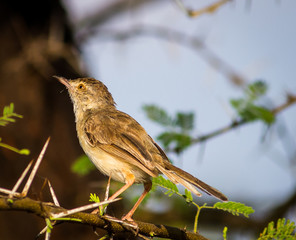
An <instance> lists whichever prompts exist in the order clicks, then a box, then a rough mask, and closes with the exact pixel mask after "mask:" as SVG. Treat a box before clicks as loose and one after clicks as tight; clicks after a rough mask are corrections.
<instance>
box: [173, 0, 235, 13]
mask: <svg viewBox="0 0 296 240" xmlns="http://www.w3.org/2000/svg"><path fill="white" fill-rule="evenodd" d="M175 2H176V3H177V5H178V6H179V8H180V9H181V10H182V11H183V12H184V13H185V14H186V15H187V16H189V17H197V16H200V15H202V14H205V13H214V12H215V11H217V10H218V9H219V8H220V7H221V6H222V5H224V4H225V3H227V2H230V0H219V1H217V2H214V3H213V4H211V5H209V6H207V7H204V8H202V9H199V10H192V9H187V8H186V7H185V5H184V3H183V1H182V0H175Z"/></svg>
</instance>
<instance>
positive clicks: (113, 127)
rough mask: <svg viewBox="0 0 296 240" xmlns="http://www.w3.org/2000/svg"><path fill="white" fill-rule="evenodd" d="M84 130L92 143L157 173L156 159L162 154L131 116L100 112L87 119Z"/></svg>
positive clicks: (152, 174) (143, 168) (152, 172)
mask: <svg viewBox="0 0 296 240" xmlns="http://www.w3.org/2000/svg"><path fill="white" fill-rule="evenodd" d="M84 131H85V133H86V136H87V138H88V143H89V144H90V145H91V146H93V147H94V146H96V147H100V148H101V149H102V150H104V151H106V152H108V153H109V154H111V155H113V156H117V157H120V158H121V159H122V160H123V161H126V162H128V163H130V164H132V165H135V166H137V167H139V168H140V169H142V170H143V171H145V172H146V173H148V174H149V175H150V176H153V177H155V176H157V173H158V170H157V168H156V167H155V164H154V161H155V157H158V158H162V155H161V153H160V152H159V150H158V148H157V147H156V146H155V144H154V141H153V140H152V138H151V137H150V136H149V135H148V134H147V132H146V131H145V130H144V128H143V127H142V126H141V125H140V124H139V123H138V122H137V121H136V120H134V119H133V118H131V117H130V116H129V115H127V114H125V113H123V112H120V111H116V112H115V111H110V112H104V113H103V112H97V113H95V114H92V115H91V116H90V117H89V118H88V119H87V120H86V122H85V123H84Z"/></svg>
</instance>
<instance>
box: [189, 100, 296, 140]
mask: <svg viewBox="0 0 296 240" xmlns="http://www.w3.org/2000/svg"><path fill="white" fill-rule="evenodd" d="M295 103H296V96H294V95H288V96H287V100H286V102H285V103H283V104H282V105H280V106H278V107H275V108H273V109H272V110H270V112H272V113H273V114H274V115H277V114H279V113H280V112H282V111H283V110H285V109H286V108H288V107H290V106H291V105H293V104H295ZM246 123H250V121H246V120H244V119H242V120H237V121H233V122H232V123H230V124H229V125H228V126H225V127H222V128H220V129H218V130H215V131H213V132H211V133H208V134H205V135H202V136H199V137H197V138H195V139H193V140H192V143H200V142H204V141H206V140H208V139H210V138H212V137H215V136H218V135H220V134H223V133H226V132H228V131H230V130H232V129H235V128H237V127H240V126H242V125H244V124H246Z"/></svg>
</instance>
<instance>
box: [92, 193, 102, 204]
mask: <svg viewBox="0 0 296 240" xmlns="http://www.w3.org/2000/svg"><path fill="white" fill-rule="evenodd" d="M89 201H90V202H96V203H99V202H100V198H99V196H98V195H97V194H95V193H91V194H90V195H89Z"/></svg>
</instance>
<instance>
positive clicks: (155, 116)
mask: <svg viewBox="0 0 296 240" xmlns="http://www.w3.org/2000/svg"><path fill="white" fill-rule="evenodd" d="M143 110H144V111H145V112H146V115H147V117H148V118H149V119H151V120H152V121H154V122H157V123H159V124H161V125H163V126H172V125H173V124H174V123H173V120H172V118H171V117H170V116H169V114H168V113H167V112H166V111H165V110H164V109H162V108H160V107H158V106H156V105H145V106H143Z"/></svg>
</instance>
